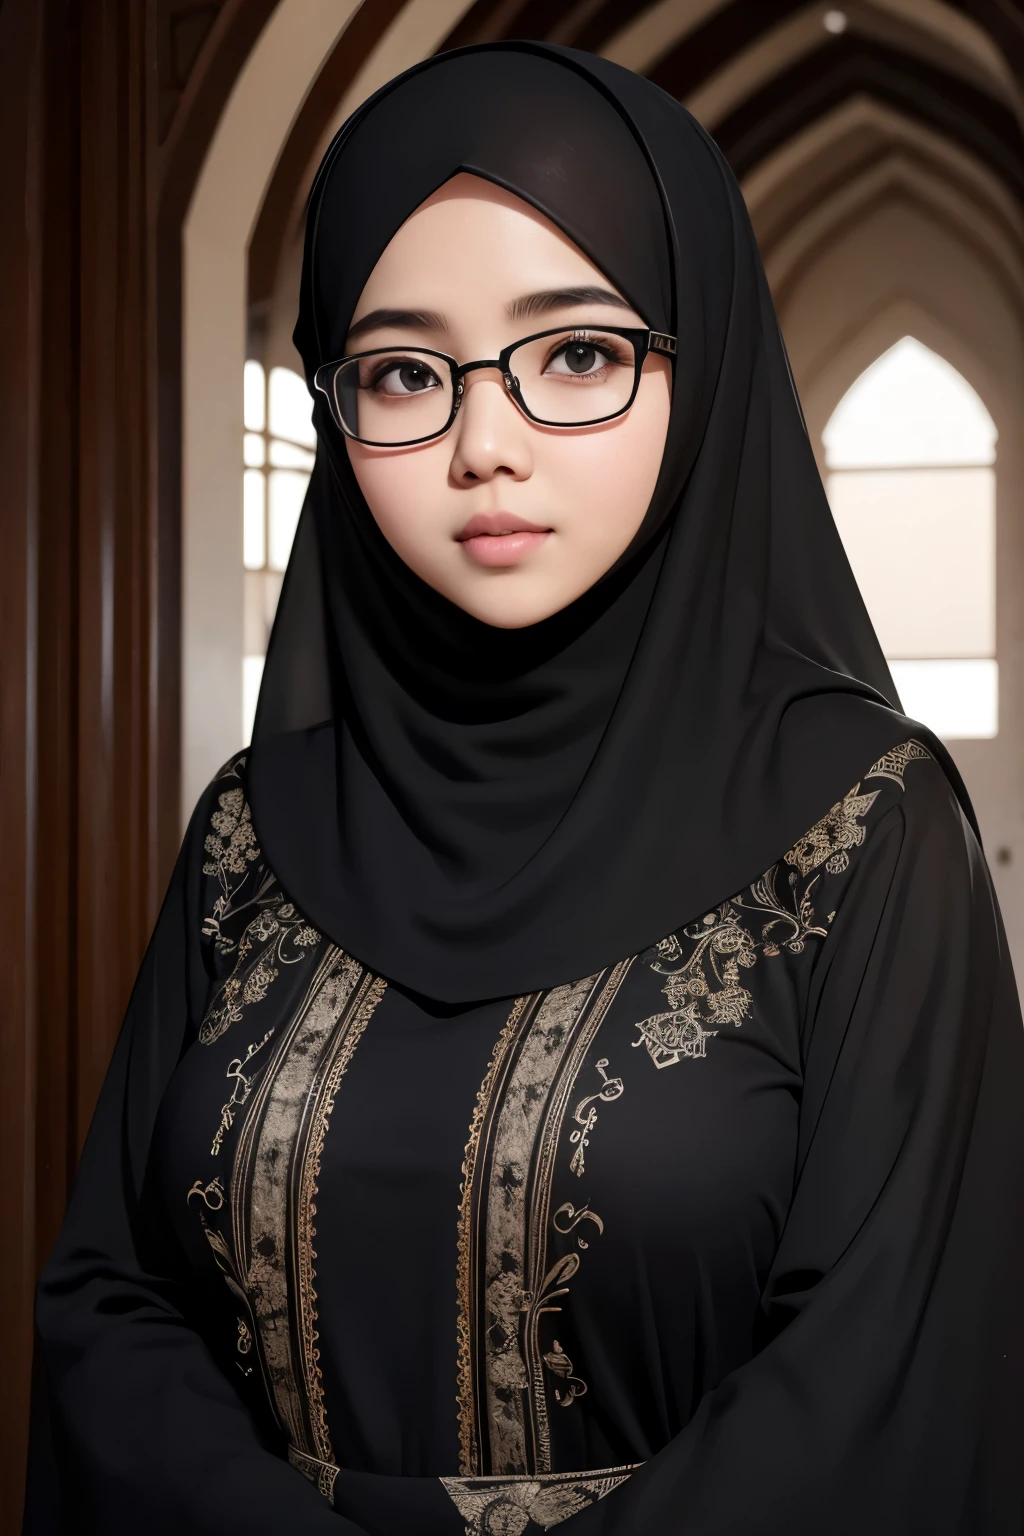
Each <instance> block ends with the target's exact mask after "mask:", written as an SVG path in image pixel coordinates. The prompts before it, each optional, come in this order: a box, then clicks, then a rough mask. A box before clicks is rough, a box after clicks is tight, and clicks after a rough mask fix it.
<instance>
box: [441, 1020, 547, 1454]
mask: <svg viewBox="0 0 1024 1536" xmlns="http://www.w3.org/2000/svg"><path fill="white" fill-rule="evenodd" d="M537 996H538V994H534V995H533V996H532V997H531V996H529V995H528V996H524V997H517V998H516V1000H515V1002H514V1003H513V1004H512V1011H511V1013H510V1014H509V1016H508V1018H507V1019H506V1020H505V1024H504V1026H503V1028H502V1031H501V1033H500V1035H499V1036H498V1039H497V1041H496V1043H495V1047H494V1052H493V1054H492V1056H491V1059H490V1061H489V1062H488V1064H487V1070H486V1072H485V1073H484V1080H483V1082H482V1084H481V1085H480V1088H479V1089H478V1091H477V1096H476V1104H475V1106H474V1109H473V1118H472V1120H471V1121H470V1126H469V1139H468V1141H467V1142H466V1151H465V1155H464V1157H463V1161H462V1184H461V1186H460V1189H459V1235H458V1244H457V1279H456V1286H457V1295H458V1320H457V1323H456V1337H457V1346H456V1362H457V1364H456V1371H457V1380H458V1390H457V1391H456V1394H455V1401H456V1403H457V1404H458V1410H459V1465H460V1467H461V1468H462V1469H463V1471H470V1470H471V1469H473V1468H475V1467H477V1466H478V1465H479V1459H478V1458H479V1451H478V1446H477V1437H476V1418H475V1414H474V1411H473V1397H474V1394H473V1385H472V1382H473V1364H472V1356H471V1348H470V1339H471V1331H472V1325H471V1318H472V1315H473V1312H472V1305H471V1300H470V1250H471V1246H472V1238H471V1225H472V1217H473V1194H474V1179H475V1176H476V1166H477V1154H478V1151H479V1146H480V1131H481V1129H482V1127H483V1123H484V1115H485V1113H486V1111H487V1109H488V1107H489V1106H490V1103H491V1100H492V1098H493V1095H494V1085H495V1081H496V1079H497V1076H498V1072H499V1070H500V1068H501V1066H502V1064H503V1063H504V1061H505V1058H506V1055H507V1053H508V1050H509V1047H510V1045H511V1043H512V1041H513V1040H514V1039H515V1036H516V1034H517V1032H518V1029H519V1023H520V1020H521V1019H522V1016H523V1013H524V1011H525V1009H526V1008H527V1006H528V1005H529V1004H530V1003H531V1002H536V999H537Z"/></svg>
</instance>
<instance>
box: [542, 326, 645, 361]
mask: <svg viewBox="0 0 1024 1536" xmlns="http://www.w3.org/2000/svg"><path fill="white" fill-rule="evenodd" d="M573 342H583V343H584V345H585V346H590V347H593V349H594V351H595V352H597V353H598V354H599V355H600V356H601V357H604V358H607V360H608V362H610V363H618V364H619V365H620V367H621V366H622V365H623V364H624V363H625V361H626V359H625V356H624V354H623V352H622V350H621V344H617V342H616V338H614V337H611V336H609V337H608V338H607V340H605V341H598V340H597V339H596V337H591V336H590V335H589V334H588V333H587V332H584V333H583V335H582V336H578V335H576V334H575V333H573V334H572V335H571V336H567V337H565V338H564V340H562V341H559V342H556V343H555V345H554V346H553V347H552V348H551V351H550V352H549V353H548V356H547V357H546V358H545V360H544V367H545V368H547V366H548V365H549V363H551V362H552V361H553V360H554V359H555V358H556V357H557V356H558V354H559V353H560V352H561V351H563V350H564V348H566V347H569V346H572V344H573Z"/></svg>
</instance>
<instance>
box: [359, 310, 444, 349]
mask: <svg viewBox="0 0 1024 1536" xmlns="http://www.w3.org/2000/svg"><path fill="white" fill-rule="evenodd" d="M384 326H399V327H401V328H402V329H403V330H412V331H446V330H447V329H448V322H447V320H446V319H445V318H444V315H438V314H436V313H435V312H434V311H433V310H432V309H371V310H370V313H369V314H368V315H364V316H363V318H362V319H361V320H357V321H356V322H355V324H354V325H350V326H349V328H348V339H349V341H350V342H351V341H352V340H353V339H354V338H355V337H356V336H362V335H363V334H364V333H365V332H366V331H377V330H380V329H382V328H383V327H384Z"/></svg>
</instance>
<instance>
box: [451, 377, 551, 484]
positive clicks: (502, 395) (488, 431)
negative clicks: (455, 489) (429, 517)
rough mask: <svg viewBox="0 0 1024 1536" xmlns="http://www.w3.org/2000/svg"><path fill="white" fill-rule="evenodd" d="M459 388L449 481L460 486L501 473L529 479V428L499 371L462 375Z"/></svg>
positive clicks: (530, 454)
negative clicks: (461, 384)
mask: <svg viewBox="0 0 1024 1536" xmlns="http://www.w3.org/2000/svg"><path fill="white" fill-rule="evenodd" d="M463 386H464V387H463V394H462V404H461V406H460V407H459V414H458V416H457V417H456V418H455V426H454V429H453V432H452V439H453V441H452V464H451V474H452V478H453V479H454V480H455V481H456V482H457V483H458V484H460V485H470V484H472V483H473V481H475V480H492V479H493V478H494V476H495V475H502V474H505V475H511V476H512V478H513V479H514V480H525V479H527V478H528V477H529V475H530V474H531V473H532V470H533V450H532V447H531V443H530V426H529V423H528V422H527V420H526V418H525V417H524V416H523V415H522V413H521V411H520V410H519V408H518V406H517V405H516V404H515V402H514V401H513V399H512V398H511V396H510V395H509V393H508V390H507V388H506V387H505V382H504V380H503V379H502V376H501V373H500V371H499V370H498V369H494V370H493V371H492V370H491V369H480V370H478V371H474V372H472V373H469V374H466V375H465V377H464V379H463Z"/></svg>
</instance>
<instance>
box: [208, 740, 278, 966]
mask: <svg viewBox="0 0 1024 1536" xmlns="http://www.w3.org/2000/svg"><path fill="white" fill-rule="evenodd" d="M244 765H245V759H244V757H243V758H239V759H238V761H237V762H236V763H234V764H232V765H231V766H230V767H229V768H227V769H226V770H225V771H224V773H223V775H222V777H223V778H226V779H234V780H236V781H238V782H236V783H235V784H234V786H233V787H232V788H231V789H226V790H224V791H223V792H222V793H221V794H220V795H218V797H217V806H218V809H217V810H215V811H214V812H213V814H212V816H211V817H210V830H209V832H207V834H206V837H205V838H204V840H203V848H204V849H205V851H206V853H207V855H208V858H207V860H206V863H205V864H204V865H203V874H204V875H212V876H213V877H214V878H215V879H216V881H217V889H218V895H217V897H216V900H215V901H214V903H213V908H212V910H211V911H210V912H208V913H207V915H206V917H205V918H204V919H203V937H204V938H207V939H212V940H213V941H214V947H215V948H216V950H217V952H218V954H224V955H226V954H232V953H233V952H234V949H235V941H234V940H233V938H232V937H231V935H230V933H229V932H227V931H226V929H225V924H226V923H227V921H228V919H229V918H231V917H234V916H236V915H237V914H238V913H239V912H240V911H243V910H244V909H245V908H246V907H249V906H251V905H252V903H253V902H257V901H259V900H261V898H264V897H265V896H266V894H267V892H268V890H269V889H270V888H271V887H272V886H273V885H274V880H273V877H272V876H271V875H270V874H269V872H268V871H267V870H266V869H265V868H264V866H263V863H262V860H261V855H260V850H259V847H258V846H257V843H256V832H255V829H254V827H253V824H252V813H251V811H250V809H249V804H248V801H247V800H246V798H245V791H244V790H243V788H242V785H241V782H240V774H239V769H240V768H242V767H244Z"/></svg>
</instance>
